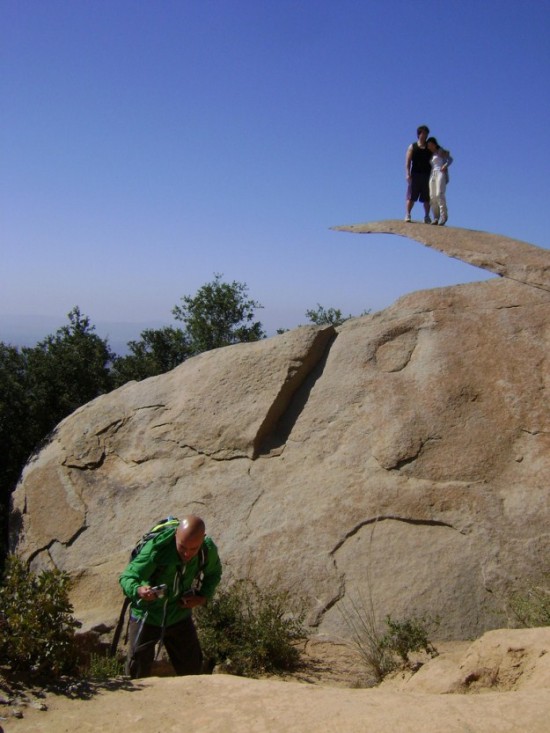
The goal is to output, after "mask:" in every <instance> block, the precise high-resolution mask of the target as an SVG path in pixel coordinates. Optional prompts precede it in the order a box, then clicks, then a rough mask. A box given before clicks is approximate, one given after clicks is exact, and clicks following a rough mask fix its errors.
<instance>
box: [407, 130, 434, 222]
mask: <svg viewBox="0 0 550 733" xmlns="http://www.w3.org/2000/svg"><path fill="white" fill-rule="evenodd" d="M416 134H417V137H418V140H417V141H416V142H415V143H411V144H410V145H409V147H408V148H407V155H406V156H405V177H406V179H407V205H406V214H405V221H407V222H410V220H411V211H412V207H413V206H414V202H415V201H420V202H421V203H423V204H424V222H425V223H426V224H429V223H430V222H431V219H430V175H431V172H432V166H431V162H430V161H431V159H432V153H431V151H430V150H429V149H428V146H427V145H426V140H427V137H428V135H429V134H430V130H429V129H428V127H426V125H420V127H419V128H418V129H417V131H416Z"/></svg>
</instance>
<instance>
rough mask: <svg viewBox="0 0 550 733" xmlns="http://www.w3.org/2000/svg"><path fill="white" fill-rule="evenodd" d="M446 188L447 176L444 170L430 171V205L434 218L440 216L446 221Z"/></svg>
mask: <svg viewBox="0 0 550 733" xmlns="http://www.w3.org/2000/svg"><path fill="white" fill-rule="evenodd" d="M446 189H447V177H446V176H445V171H432V174H431V176H430V205H431V207H432V212H433V215H434V219H439V218H441V221H443V222H445V221H447V198H446V196H445V191H446Z"/></svg>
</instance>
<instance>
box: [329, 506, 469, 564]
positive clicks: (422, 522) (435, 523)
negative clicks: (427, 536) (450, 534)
mask: <svg viewBox="0 0 550 733" xmlns="http://www.w3.org/2000/svg"><path fill="white" fill-rule="evenodd" d="M388 520H391V521H394V522H404V523H405V524H414V525H417V526H424V527H447V528H448V529H452V530H454V531H455V532H459V533H460V534H466V532H464V530H461V529H457V528H456V527H455V526H453V525H452V524H449V522H442V521H440V520H437V519H412V518H411V517H400V516H399V515H397V514H383V515H379V516H377V517H371V518H370V519H365V520H364V521H362V522H359V523H358V524H356V525H354V526H353V527H352V529H350V530H349V532H346V534H345V536H344V537H343V538H342V539H340V540H339V541H338V542H337V543H336V545H335V546H334V547H333V548H332V550H329V555H331V556H334V555H335V553H336V552H338V550H339V549H340V548H341V547H342V546H343V545H344V544H345V543H346V542H347V540H349V539H350V537H353V536H354V535H355V534H357V532H359V530H360V529H363V527H368V526H369V525H376V524H377V523H378V522H385V521H388Z"/></svg>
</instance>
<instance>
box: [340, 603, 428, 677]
mask: <svg viewBox="0 0 550 733" xmlns="http://www.w3.org/2000/svg"><path fill="white" fill-rule="evenodd" d="M338 608H339V610H340V613H341V615H342V617H343V619H344V622H345V623H346V625H347V627H348V629H349V630H350V632H351V638H352V641H353V644H354V646H355V648H356V649H357V651H358V652H359V654H360V656H361V659H362V661H363V663H364V665H365V667H366V669H367V671H368V673H369V674H370V675H371V676H372V677H373V679H374V681H375V682H381V681H382V680H383V679H384V677H386V676H387V675H388V674H389V673H390V672H392V671H393V670H394V669H396V668H397V667H398V666H399V664H400V663H401V664H404V665H407V666H408V665H410V659H409V655H410V654H411V653H412V652H418V651H425V652H426V653H427V654H429V656H432V657H433V656H435V655H436V654H437V650H436V649H435V647H434V646H433V645H432V644H431V643H430V641H429V639H428V627H429V626H434V625H438V624H439V621H438V620H432V619H429V620H426V619H424V618H422V619H420V618H408V619H405V620H403V621H395V620H394V619H392V617H391V616H389V615H388V616H386V619H385V627H386V629H385V630H384V628H383V627H382V625H381V623H380V622H379V621H378V619H377V616H376V613H375V610H374V603H373V600H372V596H371V595H370V593H369V597H368V599H367V600H365V598H364V597H363V596H361V595H360V596H359V599H358V600H357V601H355V600H354V599H353V598H351V597H347V598H346V601H345V603H342V604H340V605H339V606H338Z"/></svg>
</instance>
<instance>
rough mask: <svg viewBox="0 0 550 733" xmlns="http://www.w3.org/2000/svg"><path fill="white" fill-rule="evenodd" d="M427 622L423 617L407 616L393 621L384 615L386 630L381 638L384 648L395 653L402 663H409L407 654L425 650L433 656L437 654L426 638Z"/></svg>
mask: <svg viewBox="0 0 550 733" xmlns="http://www.w3.org/2000/svg"><path fill="white" fill-rule="evenodd" d="M427 623H431V622H427V621H426V620H425V619H423V618H422V619H419V618H409V619H405V620H404V621H394V620H393V619H392V617H391V616H387V617H386V626H387V627H388V631H387V632H386V633H385V634H384V636H383V637H382V639H381V644H382V646H383V647H384V649H387V650H388V651H390V652H391V653H392V654H396V655H397V656H398V657H399V658H400V659H401V661H402V662H403V664H409V663H410V660H409V654H411V653H412V652H420V651H425V652H426V654H428V655H429V656H431V657H433V656H435V655H436V654H437V651H436V649H435V647H434V646H433V645H432V644H431V643H430V641H429V639H428V629H427V625H426V624H427Z"/></svg>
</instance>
